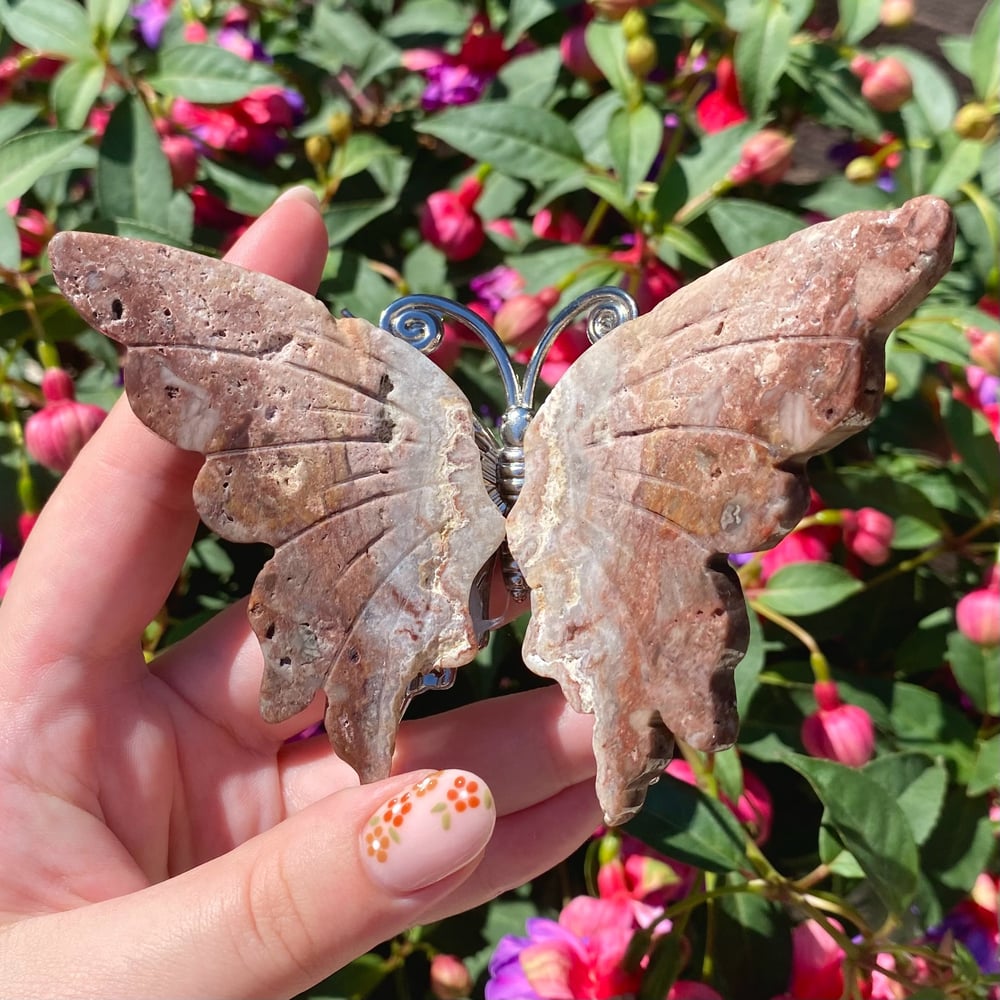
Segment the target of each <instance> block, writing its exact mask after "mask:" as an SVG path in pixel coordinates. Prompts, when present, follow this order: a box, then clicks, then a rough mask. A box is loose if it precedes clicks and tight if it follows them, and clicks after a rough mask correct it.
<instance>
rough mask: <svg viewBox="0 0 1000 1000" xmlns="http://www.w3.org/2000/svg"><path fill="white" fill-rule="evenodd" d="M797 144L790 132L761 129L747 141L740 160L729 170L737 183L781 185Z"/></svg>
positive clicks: (730, 177)
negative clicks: (751, 182) (754, 182)
mask: <svg viewBox="0 0 1000 1000" xmlns="http://www.w3.org/2000/svg"><path fill="white" fill-rule="evenodd" d="M794 146H795V140H794V139H793V138H792V137H791V136H790V135H786V134H785V133H784V132H779V131H778V130H777V129H773V128H765V129H761V130H760V131H759V132H758V133H757V134H756V135H754V136H751V137H750V138H749V139H748V140H747V141H746V142H745V143H744V144H743V149H742V151H741V152H740V160H739V163H737V164H736V166H735V167H733V168H732V170H730V171H729V179H730V180H731V181H732V182H733V183H734V184H746V183H748V182H749V181H756V182H757V183H758V184H777V183H778V181H780V180H781V179H782V177H784V176H785V174H786V173H788V168H789V167H790V166H791V165H792V148H793V147H794Z"/></svg>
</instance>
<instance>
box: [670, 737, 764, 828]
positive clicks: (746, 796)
mask: <svg viewBox="0 0 1000 1000" xmlns="http://www.w3.org/2000/svg"><path fill="white" fill-rule="evenodd" d="M667 774H669V775H671V776H672V777H674V778H678V779H679V780H680V781H686V782H687V783H688V784H689V785H696V784H698V781H697V779H696V778H695V776H694V772H693V771H692V770H691V765H690V764H688V762H687V761H686V760H684V759H683V758H682V757H677V758H675V759H674V760H672V761H671V762H670V763H669V764H668V765H667ZM719 801H720V802H721V803H722V804H723V805H724V806H725V807H726V808H727V809H728V810H729V811H730V812H731V813H732V814H733V815H734V816H735V817H736V818H737V819H738V820H739V821H740V822H741V823H742V824H743V825H744V826H746V827H748V828H749V830H750V832H751V834H752V836H753V838H754V840H755V841H756V842H757V843H758V844H764V843H766V842H767V839H768V837H770V836H771V820H772V817H773V815H774V804H773V802H772V800H771V793H770V792H769V791H768V790H767V786H766V785H765V784H764V782H763V781H761V780H760V778H758V777H757V775H756V774H754V773H753V772H752V771H747V770H744V772H743V792H742V794H741V795H740V797H739V799H738V801H737V802H736V804H735V805H733V803H732V802H731V801H730V800H729V799H728V798H726V796H725V795H720V796H719Z"/></svg>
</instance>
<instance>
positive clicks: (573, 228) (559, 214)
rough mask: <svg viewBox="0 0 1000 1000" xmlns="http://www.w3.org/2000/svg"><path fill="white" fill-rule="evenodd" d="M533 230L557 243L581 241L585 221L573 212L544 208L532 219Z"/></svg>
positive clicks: (540, 236) (545, 238) (543, 237)
mask: <svg viewBox="0 0 1000 1000" xmlns="http://www.w3.org/2000/svg"><path fill="white" fill-rule="evenodd" d="M531 231H532V232H533V233H534V234H535V235H536V236H537V237H539V239H543V240H553V241H554V242H556V243H579V242H580V241H581V240H582V239H583V223H582V222H581V221H580V220H579V219H578V218H577V217H576V216H575V215H574V214H573V213H572V212H563V211H558V210H556V211H553V210H552V209H551V208H543V209H541V210H540V211H539V212H538V214H537V215H536V216H535V217H534V218H533V219H532V220H531Z"/></svg>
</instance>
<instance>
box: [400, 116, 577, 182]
mask: <svg viewBox="0 0 1000 1000" xmlns="http://www.w3.org/2000/svg"><path fill="white" fill-rule="evenodd" d="M417 130H418V131H419V132H426V133H427V134H428V135H433V136H436V137H437V138H438V139H443V140H444V141H445V142H447V143H449V145H451V146H454V148H455V149H457V150H459V152H462V153H465V154H466V155H467V156H471V157H472V158H473V159H475V160H478V161H480V162H482V163H489V164H491V165H492V166H493V167H495V168H496V169H497V170H502V171H503V172H504V173H506V174H510V175H511V176H512V177H522V178H524V179H525V180H530V181H545V180H550V179H554V178H557V177H561V176H562V175H563V174H565V173H567V172H570V171H577V170H579V169H580V168H581V167H582V166H583V151H582V150H581V149H580V146H579V144H578V143H577V141H576V136H574V135H573V132H572V130H571V129H570V127H569V125H567V124H566V122H565V121H564V120H563V119H562V118H561V117H560V116H559V115H557V114H555V113H553V112H551V111H545V110H544V109H542V108H534V107H528V106H525V105H513V104H508V103H507V102H506V101H485V102H481V103H479V104H470V105H466V106H465V107H459V108H451V109H449V110H448V111H444V112H442V113H441V114H439V115H435V116H434V117H433V118H431V119H430V120H428V121H425V122H421V123H420V124H419V125H417Z"/></svg>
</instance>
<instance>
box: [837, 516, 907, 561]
mask: <svg viewBox="0 0 1000 1000" xmlns="http://www.w3.org/2000/svg"><path fill="white" fill-rule="evenodd" d="M841 513H842V516H843V520H842V522H841V523H842V525H843V528H844V545H845V546H846V547H847V551H848V552H850V553H851V554H852V555H854V556H857V557H858V558H859V559H861V560H862V561H863V562H866V563H868V565H869V566H882V565H883V564H884V563H886V562H888V561H889V551H890V549H889V547H890V545H891V544H892V536H893V535H894V534H895V530H896V526H895V523H894V522H893V520H892V518H891V517H889V515H888V514H883V513H882V511H880V510H875V508H874V507H862V508H861V509H860V510H845V511H842V512H841Z"/></svg>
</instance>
